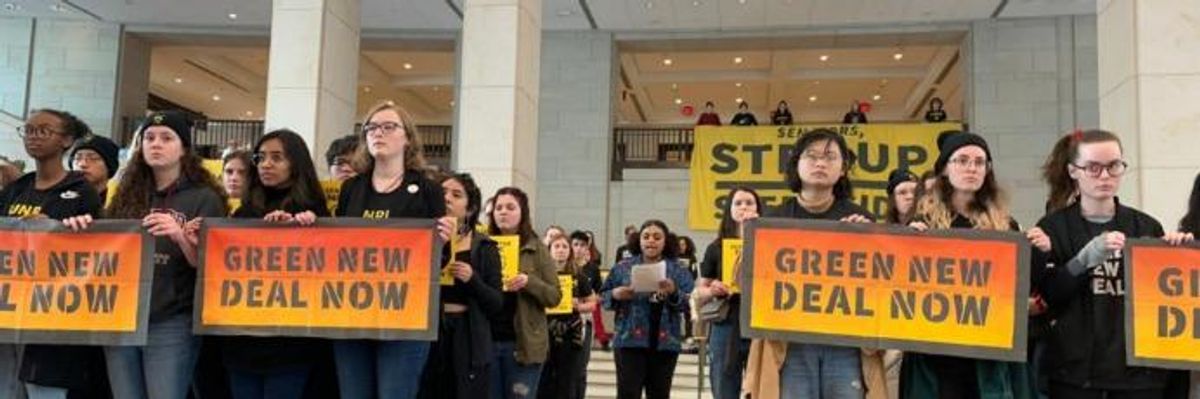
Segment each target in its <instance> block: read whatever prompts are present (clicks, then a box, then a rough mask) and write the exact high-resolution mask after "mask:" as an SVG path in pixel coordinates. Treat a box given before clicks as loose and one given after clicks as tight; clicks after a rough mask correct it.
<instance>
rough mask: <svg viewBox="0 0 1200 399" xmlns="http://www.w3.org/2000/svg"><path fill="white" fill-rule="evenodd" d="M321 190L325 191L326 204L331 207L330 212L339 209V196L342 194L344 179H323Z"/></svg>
mask: <svg viewBox="0 0 1200 399" xmlns="http://www.w3.org/2000/svg"><path fill="white" fill-rule="evenodd" d="M321 191H324V192H325V206H328V207H329V212H330V213H332V212H333V211H335V210H337V204H338V196H339V195H341V194H342V181H341V180H333V179H330V180H321Z"/></svg>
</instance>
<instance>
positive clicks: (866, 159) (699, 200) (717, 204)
mask: <svg viewBox="0 0 1200 399" xmlns="http://www.w3.org/2000/svg"><path fill="white" fill-rule="evenodd" d="M817 128H828V129H831V130H834V131H836V132H838V133H840V134H841V135H842V136H843V137H844V138H845V139H846V143H847V145H848V146H849V147H850V150H851V151H853V152H854V153H855V155H856V156H857V157H858V160H857V162H856V163H855V164H854V166H853V169H852V171H851V175H850V178H851V180H852V181H853V182H854V199H855V201H857V202H858V203H859V204H860V205H862V206H863V207H865V208H867V209H868V210H870V211H871V212H873V213H875V214H876V215H877V216H881V215H883V214H884V213H885V212H886V211H887V209H885V207H886V205H885V204H886V203H887V193H886V192H885V190H886V189H887V177H888V174H889V173H891V171H892V170H895V169H897V168H899V167H906V168H908V170H910V171H912V172H913V173H916V174H920V173H922V172H925V171H926V170H929V169H932V167H933V162H934V161H935V160H936V159H937V136H938V134H939V133H941V132H943V131H946V130H960V129H962V125H960V124H958V123H921V124H916V123H913V124H869V125H800V126H758V127H740V126H739V127H732V126H727V127H719V126H699V127H697V128H696V134H695V147H694V149H693V150H692V164H691V167H690V170H691V189H690V191H689V195H688V227H689V228H691V229H692V230H709V231H712V230H716V229H717V227H718V224H720V221H721V210H722V209H724V204H725V201H727V200H728V199H727V198H725V195H726V194H728V192H729V190H730V189H731V188H733V187H737V186H745V187H749V188H752V189H754V190H755V191H757V192H758V194H759V196H760V197H762V200H763V203H764V205H767V206H777V205H779V204H781V203H782V202H783V201H784V200H785V199H786V198H788V197H789V196H791V195H792V193H791V191H790V190H788V186H787V183H786V182H785V180H784V174H785V172H786V170H787V167H788V165H787V161H788V157H789V156H790V154H791V152H792V147H793V146H794V145H795V144H796V140H797V139H798V138H799V137H800V136H801V135H803V134H804V133H807V132H809V131H812V130H813V129H817ZM760 213H761V211H760Z"/></svg>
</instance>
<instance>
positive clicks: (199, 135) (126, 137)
mask: <svg viewBox="0 0 1200 399" xmlns="http://www.w3.org/2000/svg"><path fill="white" fill-rule="evenodd" d="M141 123H142V119H141V118H137V119H131V118H125V119H124V120H123V122H122V125H123V126H125V128H124V129H123V130H122V131H121V136H120V144H121V145H122V146H126V147H127V146H129V144H130V142H131V141H132V140H133V134H134V132H135V131H137V128H138V126H139V125H140V124H141ZM355 127H357V125H355ZM417 130H418V134H420V135H421V139H420V140H421V144H422V149H423V150H424V152H425V158H426V160H428V161H429V162H430V163H432V164H436V165H439V166H441V167H442V168H446V167H448V166H449V163H450V151H451V143H452V141H453V137H452V131H453V128H452V127H451V126H447V125H418V126H417ZM352 131H357V130H352ZM192 133H193V134H192V144H193V145H195V146H196V147H198V148H199V147H210V148H211V147H215V148H216V149H218V151H219V150H220V149H223V148H226V147H229V146H251V145H254V142H255V141H258V138H259V137H262V135H263V134H264V123H263V121H261V120H226V119H200V120H197V121H195V128H194V130H193V132H192Z"/></svg>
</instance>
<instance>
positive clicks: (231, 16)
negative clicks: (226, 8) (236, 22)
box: [229, 12, 237, 19]
mask: <svg viewBox="0 0 1200 399" xmlns="http://www.w3.org/2000/svg"><path fill="white" fill-rule="evenodd" d="M229 19H237V13H232V12H231V13H229Z"/></svg>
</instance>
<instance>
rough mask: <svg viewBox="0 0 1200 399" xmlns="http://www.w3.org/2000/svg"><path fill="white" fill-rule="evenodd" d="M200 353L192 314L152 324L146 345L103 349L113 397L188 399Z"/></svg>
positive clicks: (198, 339)
mask: <svg viewBox="0 0 1200 399" xmlns="http://www.w3.org/2000/svg"><path fill="white" fill-rule="evenodd" d="M199 354H200V338H199V337H196V336H195V335H192V317H191V315H180V316H175V317H172V318H170V319H167V320H163V321H159V322H156V323H151V324H150V329H149V334H147V338H146V346H109V347H105V348H104V358H105V360H106V362H107V364H108V383H109V384H111V385H112V391H113V397H115V398H131V399H140V398H154V399H187V395H188V388H189V387H190V386H191V383H192V372H193V371H195V369H196V357H197V356H199Z"/></svg>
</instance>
